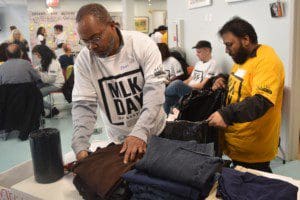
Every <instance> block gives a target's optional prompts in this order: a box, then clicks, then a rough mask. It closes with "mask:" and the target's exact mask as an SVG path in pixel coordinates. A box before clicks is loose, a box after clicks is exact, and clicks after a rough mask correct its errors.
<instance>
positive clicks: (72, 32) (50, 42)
mask: <svg viewBox="0 0 300 200" xmlns="http://www.w3.org/2000/svg"><path fill="white" fill-rule="evenodd" d="M110 14H111V16H112V19H113V21H114V22H117V23H118V24H119V26H121V27H122V13H121V12H113V13H110ZM28 15H29V30H30V45H31V47H33V46H35V45H36V44H37V38H36V32H37V29H38V28H39V27H40V26H43V27H45V29H46V32H47V38H46V42H47V46H49V47H50V48H54V46H55V45H54V28H53V27H54V26H55V25H56V24H60V25H63V27H64V32H65V34H66V35H67V43H68V44H70V46H71V48H72V51H75V52H79V51H80V50H81V48H82V46H81V45H80V44H79V36H78V34H77V30H76V20H75V18H76V11H63V10H55V9H54V10H53V12H51V13H49V12H47V11H29V13H28Z"/></svg>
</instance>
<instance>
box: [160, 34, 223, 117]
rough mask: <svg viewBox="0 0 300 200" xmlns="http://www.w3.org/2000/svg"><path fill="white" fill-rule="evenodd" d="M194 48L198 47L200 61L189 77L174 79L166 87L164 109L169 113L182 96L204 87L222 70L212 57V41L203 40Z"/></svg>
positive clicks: (197, 52)
mask: <svg viewBox="0 0 300 200" xmlns="http://www.w3.org/2000/svg"><path fill="white" fill-rule="evenodd" d="M193 48H195V49H196V55H197V57H198V58H199V60H200V61H199V62H197V63H196V66H195V68H194V70H193V72H192V74H191V76H190V77H189V78H188V79H186V80H185V81H181V80H176V81H173V82H172V83H171V84H170V85H169V86H168V87H167V88H166V91H165V95H166V101H165V104H164V109H165V112H166V113H167V114H169V112H170V109H171V107H172V106H175V105H176V104H177V103H178V101H179V99H180V98H181V97H182V96H184V95H186V94H188V93H189V92H191V91H192V90H193V89H196V90H197V89H202V88H203V87H204V85H205V84H206V83H207V81H208V80H209V79H210V78H211V77H213V76H215V75H217V74H218V73H219V71H220V70H219V69H218V68H217V67H216V61H215V60H214V59H212V56H211V50H212V48H211V44H210V42H208V41H205V40H201V41H199V42H198V43H197V45H196V46H194V47H193Z"/></svg>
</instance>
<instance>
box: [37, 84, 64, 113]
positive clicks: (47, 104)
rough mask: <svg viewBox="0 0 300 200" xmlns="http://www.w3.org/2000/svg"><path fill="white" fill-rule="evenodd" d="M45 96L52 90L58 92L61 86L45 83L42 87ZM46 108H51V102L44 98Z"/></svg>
mask: <svg viewBox="0 0 300 200" xmlns="http://www.w3.org/2000/svg"><path fill="white" fill-rule="evenodd" d="M40 90H41V93H42V95H43V97H45V96H48V95H49V94H50V93H51V92H57V91H59V90H60V88H58V87H56V86H54V85H45V86H44V87H42V88H40ZM44 108H46V109H49V110H50V109H51V104H50V103H49V102H47V101H45V100H44Z"/></svg>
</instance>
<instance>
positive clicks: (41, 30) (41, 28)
mask: <svg viewBox="0 0 300 200" xmlns="http://www.w3.org/2000/svg"><path fill="white" fill-rule="evenodd" d="M43 29H45V28H44V27H43V26H40V27H39V28H38V30H37V32H36V36H38V35H42V36H44V33H43Z"/></svg>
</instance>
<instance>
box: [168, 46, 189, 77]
mask: <svg viewBox="0 0 300 200" xmlns="http://www.w3.org/2000/svg"><path fill="white" fill-rule="evenodd" d="M170 55H171V56H172V57H174V58H176V60H178V62H179V63H180V65H181V68H182V70H183V73H184V77H183V79H184V80H185V79H186V78H188V76H189V75H188V72H187V68H188V66H189V65H188V64H187V62H186V60H185V59H184V58H183V57H182V55H181V54H180V53H179V52H177V51H171V52H170Z"/></svg>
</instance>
